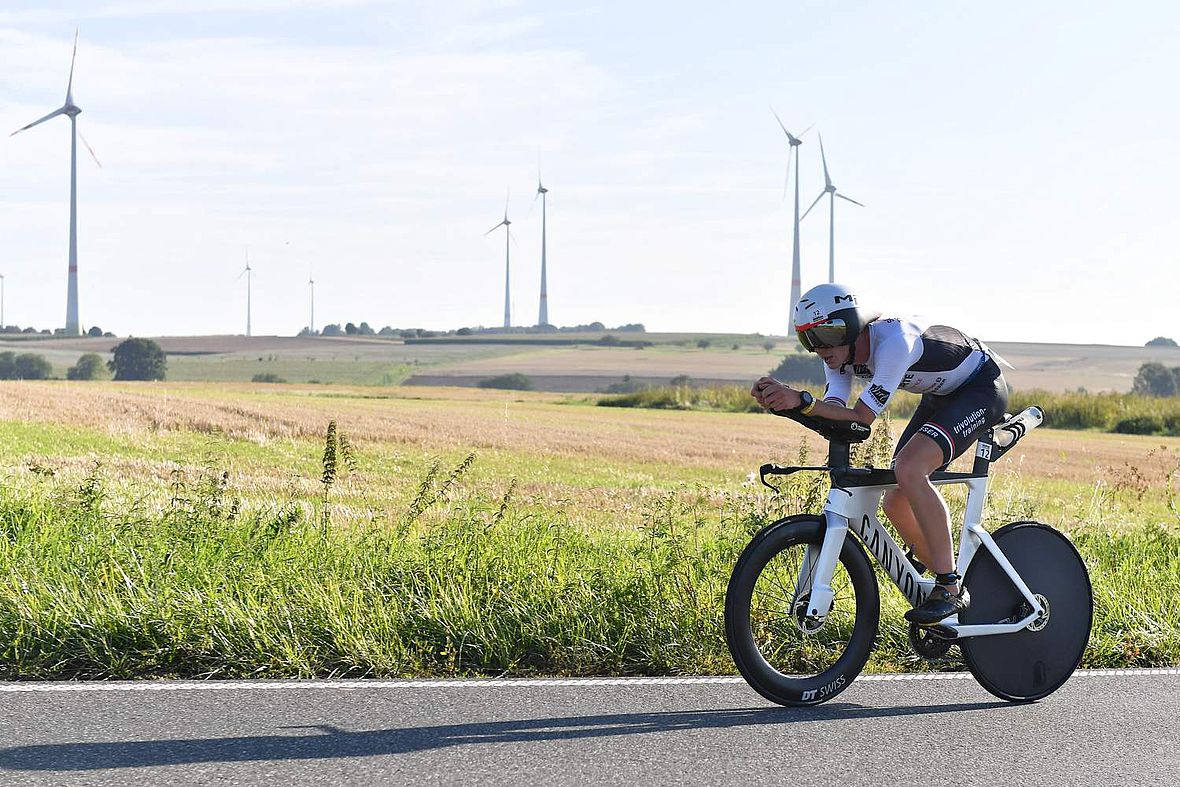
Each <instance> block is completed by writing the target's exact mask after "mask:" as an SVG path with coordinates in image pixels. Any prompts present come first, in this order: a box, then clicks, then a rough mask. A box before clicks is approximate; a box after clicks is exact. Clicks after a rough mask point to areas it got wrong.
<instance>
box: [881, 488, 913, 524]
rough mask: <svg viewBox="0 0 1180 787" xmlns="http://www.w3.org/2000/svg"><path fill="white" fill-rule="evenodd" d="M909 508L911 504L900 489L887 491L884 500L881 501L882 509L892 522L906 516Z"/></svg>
mask: <svg viewBox="0 0 1180 787" xmlns="http://www.w3.org/2000/svg"><path fill="white" fill-rule="evenodd" d="M909 507H910V502H909V501H908V500H906V496H905V495H904V494H903V493H902V491H901V490H900V489H889V490H887V491H886V492H885V497H884V499H882V500H881V508H882V509H884V511H885V516H887V517H889V518H890V519H891V520H896V519H898V517H899V516H904V515H905V512H906V509H908V508H909Z"/></svg>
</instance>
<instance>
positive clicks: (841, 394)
mask: <svg viewBox="0 0 1180 787" xmlns="http://www.w3.org/2000/svg"><path fill="white" fill-rule="evenodd" d="M824 379H825V380H826V381H827V385H825V386H824V401H825V402H832V403H833V404H838V405H840V406H841V407H847V406H848V397H850V396H851V395H852V373H851V372H849V371H847V370H845V369H844V368H843V367H841V368H840V369H829V368H828V366H827V365H826V364H825V365H824Z"/></svg>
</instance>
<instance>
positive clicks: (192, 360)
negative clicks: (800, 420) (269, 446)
mask: <svg viewBox="0 0 1180 787" xmlns="http://www.w3.org/2000/svg"><path fill="white" fill-rule="evenodd" d="M605 335H607V334H603V333H596V334H492V335H481V336H474V337H444V338H441V339H438V340H434V341H431V340H423V341H419V342H414V343H403V342H402V341H401V340H400V339H387V338H383V337H382V338H378V337H359V336H349V337H276V336H269V337H268V336H255V337H249V338H247V337H244V336H204V337H162V338H159V339H157V340H156V341H158V342H159V343H160V345H161V346H162V347H163V348H164V350H165V352H167V353H168V377H169V379H170V380H194V381H202V380H204V381H239V382H248V381H249V380H250V379H251V378H253V377H254V376H255V375H257V374H274V375H277V376H278V377H280V378H282V379H284V380H287V381H289V382H292V383H332V384H342V385H372V386H383V387H387V386H392V385H399V384H402V383H406V382H408V383H410V384H414V385H425V386H431V385H445V386H474V385H476V384H477V383H478V382H479V381H481V380H484V379H487V378H489V377H494V376H497V375H501V374H507V373H512V372H518V373H523V374H525V375H528V376H529V377H530V378H532V380H533V382H534V384H535V387H536V388H537V389H538V390H546V391H557V392H586V393H589V392H595V391H601V390H604V389H605V388H606V387H607V386H609V385H610V384H612V383H617V382H620V381H621V380H622V379H623V377H624V376H625V375H626V376H630V377H631V378H632V379H633V380H635V381H637V382H643V383H651V384H664V383H667V382H668V380H670V379H672V378H673V377H678V376H680V375H687V376H689V377H691V378H692V379H694V380H696V381H699V382H704V383H722V384H734V383H747V382H749V381H751V380H753V379H756V378H757V377H759V376H761V375H763V374H765V373H766V372H767V371H768V370H769V369H771V368H773V367H774V366H775V365H777V363H778V361H779V360H780V359H781V358H782V356H783V354H785V353H787V352H790V351H791V350H792V348H793V347H794V346H795V344H794V341H793V340H788V339H785V338H783V337H765V336H760V335H756V334H658V333H650V334H649V333H614V334H610V335H611V336H612V337H614V338H616V339H618V340H620V341H627V342H632V341H643V342H651V346H647V347H617V346H608V345H604V344H602V340H603V337H604V336H605ZM118 341H119V340H118V339H114V338H93V339H89V338H88V339H59V338H2V339H0V351H5V350H8V351H12V352H17V353H21V352H36V353H40V354H43V355H45V356H46V358H47V359H48V360H49V361H50V362H51V363H52V364H53V366H54V371H55V375H56V376H59V377H64V376H65V370H66V368H67V367H68V366H70V365H72V364H73V363H74V362H76V361H77V359H78V356H79V355H81V354H82V353H83V352H97V353H104V354H105V353H109V352H110V350H111V348H113V347H114V345H115V344H116V343H118ZM536 341H556V342H564V344H560V345H553V346H546V345H537V344H530V343H529V342H536ZM768 341H769V342H773V343H774V345H775V346H774V348H773V349H771V350H770V351H767V350H766V349H764V347H763V345H764V343H766V342H768ZM701 343H704V344H707V346H705V347H701V346H699V345H700V344H701ZM994 347H995V349H996V350H997V352H999V353H1000V354H1001V355H1003V356H1004V357H1005V358H1007V359H1008V360H1009V361H1010V362H1011V363H1012V364H1014V365H1015V366H1016V368H1015V369H1014V370H1009V371H1006V377H1007V378H1008V380H1009V382H1010V383H1011V385H1012V386H1013V387H1014V388H1016V389H1022V390H1028V389H1032V388H1039V389H1043V390H1048V391H1073V390H1076V389H1078V388H1084V389H1086V390H1088V391H1121V392H1125V391H1128V390H1130V388H1131V383H1132V381H1133V379H1134V377H1135V373H1136V371H1137V370H1138V369H1139V366H1140V365H1141V364H1143V363H1146V362H1152V361H1153V362H1159V363H1163V364H1165V365H1167V366H1178V365H1180V351H1178V350H1176V349H1174V348H1166V347H1115V346H1104V345H1064V344H1033V343H1028V344H1009V343H996V344H995V345H994Z"/></svg>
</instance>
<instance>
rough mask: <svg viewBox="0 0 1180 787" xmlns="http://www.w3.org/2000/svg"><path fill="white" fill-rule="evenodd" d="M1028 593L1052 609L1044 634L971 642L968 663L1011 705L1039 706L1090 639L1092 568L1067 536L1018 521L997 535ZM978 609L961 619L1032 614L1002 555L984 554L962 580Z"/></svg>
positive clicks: (963, 646)
mask: <svg viewBox="0 0 1180 787" xmlns="http://www.w3.org/2000/svg"><path fill="white" fill-rule="evenodd" d="M992 538H993V539H995V541H996V544H998V545H999V547H1000V549H1001V551H1003V553H1004V555H1005V557H1007V558H1008V561H1009V562H1010V563H1012V565H1013V566H1014V567H1015V568H1016V571H1017V573H1019V574H1020V576H1021V578H1022V579H1023V580H1024V582H1025V584H1026V585H1028V587H1029V590H1031V591H1032V592H1033V594H1034V595H1039V596H1042V597H1044V599H1046V600H1047V601H1048V604H1049V618H1048V621H1047V622H1046V623H1045V624H1044V627H1043V628H1041V629H1040V630H1039V631H1033V630H1031V629H1024V630H1022V631H1018V632H1015V633H1012V634H998V635H994V636H984V637H967V638H966V639H963V640H960V641H959V647H960V650H961V651H962V653H963V660H964V661H965V662H966V663H967V668H968V669H969V670H971V674H972V675H974V676H975V679H976V680H977V681H979V684H980V685H981V686H983V687H984V688H985V689H987V690H988V691H990V692H991V693H992V694H994V695H996V696H997V697H1000V698H1002V699H1005V700H1010V701H1012V702H1032V701H1034V700H1039V699H1041V698H1043V697H1047V696H1048V695H1050V694H1052V693H1053V692H1054V691H1056V690H1057V689H1059V688H1061V686H1062V685H1064V684H1065V682H1066V681H1067V680H1069V677H1070V675H1072V674H1073V672H1074V670H1075V669H1077V667H1078V664H1080V663H1081V660H1082V654H1083V653H1084V652H1085V650H1086V645H1087V644H1088V643H1089V641H1090V629H1091V627H1092V625H1093V620H1094V593H1093V588H1092V587H1091V585H1090V574H1089V572H1088V571H1087V570H1086V564H1085V562H1084V561H1083V560H1082V556H1081V555H1080V554H1079V553H1078V550H1077V548H1076V547H1075V546H1074V545H1073V543H1072V542H1071V541H1070V540H1069V539H1068V538H1066V537H1065V535H1063V534H1062V533H1060V532H1058V531H1057V530H1054V529H1053V528H1052V527H1050V526H1048V525H1045V524H1041V523H1039V522H1013V523H1012V524H1010V525H1005V526H1004V527H1002V528H1000V529H999V530H997V531H996V532H995V533H993V534H992ZM963 584H964V585H966V587H967V589H968V591H969V592H970V593H971V606H970V607H968V608H967V609H966V610H964V611H963V612H962V613H961V614H960V615H959V622H960V623H962V624H964V625H967V624H981V623H995V622H996V621H998V620H1004V619H1007V618H1011V617H1012V616H1014V615H1017V614H1021V613H1023V614H1027V607H1025V608H1024V609H1022V608H1021V607H1022V604H1026V602H1025V601H1024V597H1023V596H1022V595H1021V593H1020V591H1019V590H1017V589H1016V586H1015V585H1014V584H1012V580H1010V579H1009V578H1008V575H1007V574H1006V573H1005V572H1004V570H1003V569H1001V568H1000V566H999V564H998V563H997V562H996V560H995V558H994V557H992V555H991V553H990V552H988V551H986V550H980V551H979V552H978V553H976V555H975V558H974V559H973V560H972V561H971V565H970V566H969V567H968V569H967V574H966V576H965V577H964V578H963Z"/></svg>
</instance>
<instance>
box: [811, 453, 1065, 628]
mask: <svg viewBox="0 0 1180 787" xmlns="http://www.w3.org/2000/svg"><path fill="white" fill-rule="evenodd" d="M1009 447H1011V446H1009ZM844 450H845V451H847V446H845V447H844ZM993 453H996V454H997V458H998V454H999V452H996V451H994V449H993V446H992V444H991V442H990V441H987V442H985V441H980V443H979V448H978V449H977V453H976V460H975V468H974V470H973V471H972V472H970V473H948V472H939V473H934V474H932V475H931V477H930V481H931V483H933V484H935V485H936V486H945V485H949V484H966V485H967V506H966V511H965V514H964V517H963V527H962V529H961V531H960V534H959V549H958V564H959V572H960V573H961V574H962V575H963V576H966V574H967V569H968V568H969V567H970V566H971V561H972V560H973V559H974V558H975V556H976V555H978V554H979V550H980V549H983V550H985V551H987V552H988V553H990V554H991V555H992V557H993V558H995V560H996V563H998V564H999V566H1000V568H1001V569H1002V570H1003V571H1004V572H1005V573H1006V574H1007V575H1008V578H1009V579H1010V580H1012V584H1013V585H1015V586H1016V588H1017V589H1018V590H1019V591H1020V593H1021V595H1023V596H1024V599H1025V601H1027V602H1028V605H1029V607H1030V608H1031V609H1032V612H1030V613H1029V614H1028V615H1026V616H1025V617H1023V618H1021V619H1020V620H1015V621H1013V620H1004V621H996V622H994V623H986V624H973V625H963V624H960V623H959V622H958V616H957V615H955V616H951V617H949V618H947V619H945V620H944V621H942V622H941V624H940V628H941V629H942V630H943V631H944V632H945V633H947V634H950V632H951V631H953V632H954V634H953V635H951V636H952V638H955V639H961V638H964V637H981V636H990V635H994V634H1010V633H1012V632H1015V631H1020V630H1021V629H1024V628H1025V627H1027V626H1028V625H1029V624H1030V623H1032V622H1034V621H1035V620H1037V619H1038V618H1040V617H1041V616H1042V615H1043V614H1044V612H1045V609H1044V606H1043V605H1042V604H1041V602H1040V601H1039V600H1038V599H1037V597H1036V596H1035V595H1034V594H1033V592H1032V591H1031V590H1030V589H1029V587H1028V585H1027V584H1025V582H1024V580H1023V579H1021V577H1020V574H1019V573H1017V571H1016V569H1015V568H1013V566H1012V563H1011V562H1009V560H1008V558H1007V557H1005V556H1004V553H1003V552H1002V551H1001V550H1000V548H999V546H998V545H997V544H996V542H995V540H994V539H992V537H991V534H990V533H988V532H987V531H986V530H985V529H984V527H983V524H982V520H983V504H984V500H985V499H986V497H987V482H988V474H987V470H988V467H989V465H990V460H991V458H992V455H993ZM846 455H847V454H845V456H846ZM808 469H810V468H808ZM840 470H843V471H844V472H838V470H837V469H836V468H833V472H832V489H831V491H830V492H829V493H828V499H827V502H826V503H825V504H824V508H823V512H824V520H825V526H826V528H825V531H824V539H823V544H822V545H821V546H820V547H819V548H818V549H816V548H815V547H814V546H812V547H808V549H807V554H806V557H805V559H804V564H803V567H802V568H801V570H800V573H799V578H798V580H797V581H796V586H795V591H796V595H795V598H796V599H799V598H801V597H802V596H803V594H808V593H809V594H810V597H809V599H808V609H807V612H806V614H807V616H808V617H810V618H812V619H814V620H817V621H822V620H823V619H825V618H826V616H827V614H828V612H829V611H830V610H831V608H832V598H833V591H832V576H833V574H834V573H835V569H836V563H837V562H838V561H839V558H840V550H841V549H842V548H843V545H844V539H845V538H847V537H848V533H849V532H852V533H854V534H855V535H856V537H857V538H859V539H860V540H861V542H862V543H863V544H864V545H865V548H866V549H867V550H868V552H869V554H871V555H872V556H873V558H874V559H875V560H876V561H877V563H878V565H880V566H881V568H882V570H883V571H884V572H885V574H886V576H888V577H889V579H890V581H892V582H893V584H894V585H895V586H896V587H897V589H898V590H899V591H901V593H902V595H904V596H905V597H906V599H908V600H909V602H910V604H911V605H913V606H917V605H918V604H921V603H922V601H923V600H925V598H926V596H927V595H928V594H929V593H930V591H931V590H932V589H933V587H934V584H935V583H934V580H933V579H927V578H923V577H922V576H921V575H920V574H918V572H917V571H915V570H914V567H913V566H912V565H911V564H910V561H909V560H907V559H906V557H905V553H904V552H903V551H902V549H901V548H900V547H899V546H898V544H897V542H896V541H895V540H894V539H893V536H892V535H891V534H890V533H889V531H888V530H887V529H886V528H885V526H884V525H882V524H881V522H880V521H879V520H878V519H877V508H878V506H879V504H880V502H881V496H882V495H883V494H884V492H885V491H886V490H888V489H895V488H897V481H896V477H895V476H894V474H893V471H892V470H869V469H864V468H851V469H849V468H847V467H844V468H840ZM861 481H863V482H864V483H861ZM882 482H883V483H882ZM821 610H822V611H821Z"/></svg>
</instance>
